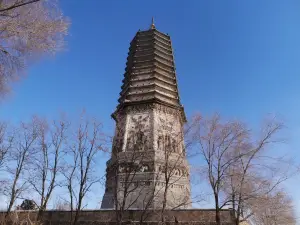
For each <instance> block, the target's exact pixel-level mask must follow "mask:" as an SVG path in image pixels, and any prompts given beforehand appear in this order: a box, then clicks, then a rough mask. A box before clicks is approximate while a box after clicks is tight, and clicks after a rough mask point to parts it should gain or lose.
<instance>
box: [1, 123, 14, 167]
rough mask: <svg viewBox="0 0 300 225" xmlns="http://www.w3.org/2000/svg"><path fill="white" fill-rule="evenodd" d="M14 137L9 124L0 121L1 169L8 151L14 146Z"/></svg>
mask: <svg viewBox="0 0 300 225" xmlns="http://www.w3.org/2000/svg"><path fill="white" fill-rule="evenodd" d="M12 141H13V138H12V137H11V136H10V134H9V130H8V127H7V124H5V123H1V122H0V171H1V169H2V168H3V166H4V164H5V162H6V159H7V156H8V152H9V151H10V149H11V147H12Z"/></svg>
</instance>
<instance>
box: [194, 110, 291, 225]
mask: <svg viewBox="0 0 300 225" xmlns="http://www.w3.org/2000/svg"><path fill="white" fill-rule="evenodd" d="M196 120H197V121H198V124H199V125H198V127H197V129H196V133H194V138H196V141H197V143H198V146H199V149H200V153H201V155H202V156H203V158H204V160H205V162H206V165H205V167H204V168H205V169H204V170H205V175H206V176H207V178H208V181H209V184H210V186H211V188H212V192H213V195H214V200H215V208H216V222H217V224H220V223H221V217H220V210H221V209H222V208H223V207H224V206H228V205H230V206H231V207H232V208H233V209H234V210H235V212H236V221H235V224H237V225H238V224H239V223H240V222H242V221H244V220H246V219H248V218H249V217H250V216H251V215H252V213H253V212H251V210H250V208H249V207H250V202H251V201H252V202H255V201H254V199H256V198H258V197H259V196H261V195H266V194H268V193H270V192H271V191H272V190H274V188H275V187H276V186H278V185H279V184H280V183H281V182H283V181H284V180H286V179H287V176H286V173H280V170H279V164H278V163H277V164H276V167H274V166H272V165H271V163H270V161H271V159H272V157H271V155H272V153H271V155H268V154H266V153H267V149H268V148H267V147H269V145H271V144H272V143H275V142H276V141H278V139H277V138H276V135H277V133H278V132H279V131H280V130H281V128H282V127H283V124H282V123H279V122H277V121H276V120H275V119H271V120H268V122H267V123H266V124H264V126H263V127H262V129H261V134H260V136H259V137H255V135H254V133H253V132H251V130H249V129H248V128H247V126H246V125H245V124H243V123H241V122H238V121H229V122H223V121H222V120H221V118H220V116H219V115H214V116H213V117H212V118H209V119H202V118H201V117H199V116H198V117H196ZM266 159H267V161H266ZM274 159H275V157H273V160H274ZM275 171H276V172H278V173H276V176H275ZM279 175H280V176H279Z"/></svg>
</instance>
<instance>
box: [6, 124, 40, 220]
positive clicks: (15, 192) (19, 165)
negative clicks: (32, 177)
mask: <svg viewBox="0 0 300 225" xmlns="http://www.w3.org/2000/svg"><path fill="white" fill-rule="evenodd" d="M37 138H38V123H37V118H33V119H32V121H31V122H29V123H21V125H20V127H19V128H18V129H16V130H15V131H14V138H13V143H12V145H13V147H12V151H10V153H9V158H10V159H9V160H10V163H9V165H8V166H7V172H8V175H9V177H10V180H9V184H8V185H6V187H5V195H6V196H7V197H8V199H9V203H8V208H7V214H9V213H10V211H11V209H12V207H13V205H14V203H15V201H16V199H17V198H18V197H20V195H21V194H22V193H23V191H24V190H26V188H27V182H26V180H25V179H24V176H23V175H24V173H25V171H28V169H29V167H28V166H29V164H30V162H31V159H32V157H33V156H34V154H35V153H36V140H37Z"/></svg>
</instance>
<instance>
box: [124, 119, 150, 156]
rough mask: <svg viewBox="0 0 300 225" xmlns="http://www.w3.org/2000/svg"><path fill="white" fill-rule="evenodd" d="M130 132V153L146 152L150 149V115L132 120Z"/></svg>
mask: <svg viewBox="0 0 300 225" xmlns="http://www.w3.org/2000/svg"><path fill="white" fill-rule="evenodd" d="M129 125H130V130H129V131H128V137H127V150H128V151H144V150H146V149H148V148H149V144H150V142H149V140H148V139H149V135H148V133H149V115H148V114H144V115H139V116H138V117H134V116H133V117H131V118H130V124H129Z"/></svg>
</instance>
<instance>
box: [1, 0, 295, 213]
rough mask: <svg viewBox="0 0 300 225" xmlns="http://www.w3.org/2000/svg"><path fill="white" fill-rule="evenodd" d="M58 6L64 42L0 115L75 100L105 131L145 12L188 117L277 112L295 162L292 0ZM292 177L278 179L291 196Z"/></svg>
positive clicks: (70, 107)
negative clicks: (166, 40) (166, 49)
mask: <svg viewBox="0 0 300 225" xmlns="http://www.w3.org/2000/svg"><path fill="white" fill-rule="evenodd" d="M61 7H62V9H63V11H64V13H65V15H67V16H68V17H69V18H70V19H71V22H72V25H71V28H70V35H69V36H68V38H67V43H68V44H67V49H66V50H65V51H64V52H62V53H59V54H58V55H57V56H55V57H44V58H43V59H42V60H40V61H39V62H34V63H31V65H30V67H29V69H28V70H27V77H26V78H25V79H23V80H22V81H21V82H19V83H17V84H16V85H15V86H14V88H13V94H12V95H11V96H9V98H7V99H6V100H5V101H4V102H2V103H0V108H1V110H0V119H2V120H8V121H11V122H16V121H19V120H24V119H25V120H26V119H28V118H30V117H31V116H32V115H33V114H38V115H41V116H44V117H48V118H53V117H57V116H58V115H59V113H61V112H65V113H67V114H68V115H69V116H71V117H73V116H74V118H75V117H76V116H77V115H78V114H79V113H80V112H81V110H82V109H83V108H84V109H85V110H86V111H87V113H88V114H89V115H92V116H95V117H97V118H98V119H99V120H101V121H102V122H103V123H104V125H105V128H106V130H107V131H109V132H111V131H112V130H113V128H114V124H113V121H112V120H111V119H110V114H111V113H112V112H113V111H114V109H115V107H116V105H117V99H118V95H119V92H120V86H121V80H122V77H123V73H124V68H125V63H126V57H127V53H128V47H129V42H130V41H131V39H132V38H133V36H134V35H135V33H136V32H137V30H138V29H142V30H143V29H148V27H149V25H150V22H151V17H152V16H154V18H155V24H156V27H157V29H159V30H160V31H162V32H165V33H168V34H169V35H170V36H171V38H172V43H173V48H174V51H175V60H176V69H177V76H178V80H179V81H178V82H179V89H180V94H181V101H182V103H183V105H184V107H185V110H186V113H187V115H188V116H190V115H192V114H193V113H194V112H197V111H200V112H201V113H203V114H205V115H208V114H211V113H213V112H216V111H218V112H220V113H221V114H222V115H224V116H225V117H228V118H238V119H242V120H244V121H246V122H248V123H249V124H250V125H251V126H253V127H258V124H259V122H260V121H261V119H262V118H263V117H264V116H265V115H266V114H268V113H275V114H278V115H280V116H281V117H282V118H284V120H285V121H286V124H287V127H288V129H287V130H286V134H287V136H288V144H287V145H286V147H285V149H286V150H288V151H289V152H290V154H291V155H292V156H294V157H295V159H296V161H300V160H299V157H298V155H299V154H297V153H298V149H299V147H300V141H299V140H300V139H299V137H298V136H299V134H300V117H299V115H300V105H299V98H300V88H299V86H300V1H297V0H285V1H280V0H265V1H261V0H251V1H250V0H248V1H241V0H231V1H223V0H219V1H214V0H209V1H208V0H207V1H201V0H194V1H192V0H189V1H174V0H169V1H161V0H152V1H137V0H130V1H123V0H119V1H101V0H89V1H84V3H83V2H82V1H79V0H61ZM103 163H104V161H103ZM99 166H100V165H99ZM102 166H104V164H103V165H102ZM299 182H300V179H299V178H294V179H292V180H291V181H289V184H287V188H288V190H289V191H290V192H291V194H293V195H294V196H295V201H296V202H300V191H298V190H296V188H294V185H296V184H299ZM99 198H100V197H99ZM299 209H300V205H299V203H298V212H300V210H299Z"/></svg>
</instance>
